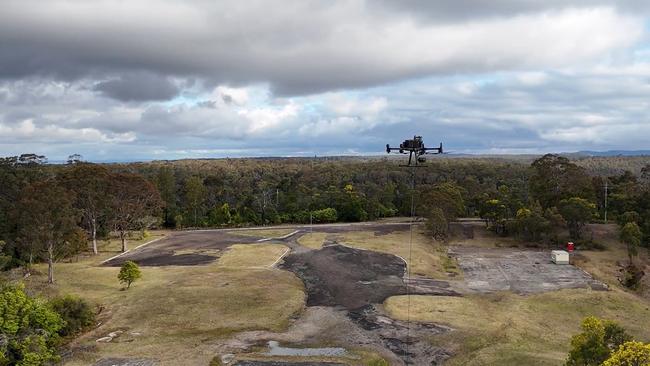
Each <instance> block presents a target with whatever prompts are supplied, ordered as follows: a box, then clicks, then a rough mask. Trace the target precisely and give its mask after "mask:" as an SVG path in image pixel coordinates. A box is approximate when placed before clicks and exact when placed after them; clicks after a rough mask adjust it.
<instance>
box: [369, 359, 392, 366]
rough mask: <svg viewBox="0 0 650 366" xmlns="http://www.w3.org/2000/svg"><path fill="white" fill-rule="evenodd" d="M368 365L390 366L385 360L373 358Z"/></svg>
mask: <svg viewBox="0 0 650 366" xmlns="http://www.w3.org/2000/svg"><path fill="white" fill-rule="evenodd" d="M366 365H367V366H388V365H389V363H388V361H386V360H384V359H383V358H373V359H372V360H370V361H368V363H366Z"/></svg>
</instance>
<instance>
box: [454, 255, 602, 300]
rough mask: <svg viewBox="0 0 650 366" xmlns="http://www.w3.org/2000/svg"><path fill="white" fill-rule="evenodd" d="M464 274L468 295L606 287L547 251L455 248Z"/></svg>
mask: <svg viewBox="0 0 650 366" xmlns="http://www.w3.org/2000/svg"><path fill="white" fill-rule="evenodd" d="M450 254H451V255H453V256H454V257H456V258H457V259H458V263H459V265H460V267H461V268H462V270H463V273H464V275H465V281H464V283H463V284H462V285H460V286H461V288H460V290H461V291H462V292H466V293H473V292H476V293H486V292H495V291H512V292H514V293H518V294H531V293H538V292H545V291H555V290H560V289H565V288H591V289H594V290H606V289H607V286H606V285H605V284H603V283H602V282H600V281H596V280H594V279H593V278H592V277H591V275H589V274H588V273H586V272H585V271H583V270H581V269H580V268H578V267H576V266H573V265H556V264H554V263H552V262H551V259H550V254H549V252H548V251H534V250H521V249H514V248H508V249H505V248H476V247H452V248H450Z"/></svg>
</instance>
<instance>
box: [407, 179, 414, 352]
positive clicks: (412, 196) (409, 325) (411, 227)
mask: <svg viewBox="0 0 650 366" xmlns="http://www.w3.org/2000/svg"><path fill="white" fill-rule="evenodd" d="M414 223H415V169H414V168H411V222H410V225H409V230H410V238H409V252H408V263H406V357H407V360H406V364H407V365H408V364H411V354H410V353H409V346H410V342H411V288H410V285H411V263H412V258H413V226H414Z"/></svg>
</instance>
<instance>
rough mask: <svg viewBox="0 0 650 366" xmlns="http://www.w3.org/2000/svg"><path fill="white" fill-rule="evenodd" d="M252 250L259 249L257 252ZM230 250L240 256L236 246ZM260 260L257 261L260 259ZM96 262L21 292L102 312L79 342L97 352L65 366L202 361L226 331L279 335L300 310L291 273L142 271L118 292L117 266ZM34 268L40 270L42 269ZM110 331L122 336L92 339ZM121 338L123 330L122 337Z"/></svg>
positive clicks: (32, 280) (270, 252)
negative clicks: (121, 360)
mask: <svg viewBox="0 0 650 366" xmlns="http://www.w3.org/2000/svg"><path fill="white" fill-rule="evenodd" d="M258 249H259V248H258ZM281 250H283V247H282V246H279V245H276V246H275V247H274V248H266V247H265V248H262V249H261V251H262V252H263V253H264V254H263V255H260V251H250V252H248V251H247V252H246V254H244V253H241V252H239V254H238V255H236V256H234V257H232V258H231V260H235V258H238V259H237V260H236V261H235V262H237V263H239V264H240V265H245V264H246V263H252V261H251V262H246V259H244V258H245V257H246V256H249V257H251V258H252V259H254V260H255V263H257V264H260V263H262V264H265V263H268V262H269V261H271V260H272V259H276V258H277V257H278V256H279V254H278V251H281ZM235 251H239V249H236V250H235ZM260 259H261V262H260ZM97 261H98V259H95V258H94V257H93V258H90V259H87V260H82V261H79V262H76V263H58V264H57V265H56V266H55V277H56V281H57V282H56V284H55V285H54V286H49V285H47V283H46V281H47V278H46V276H45V275H34V276H31V277H29V278H27V279H26V280H25V284H26V286H27V288H28V289H29V290H30V291H32V292H35V293H40V294H42V295H45V296H53V295H57V294H76V295H79V296H81V297H84V298H85V299H87V300H89V301H91V302H92V303H94V304H97V305H98V306H102V307H104V310H103V311H102V314H100V320H102V322H103V324H102V325H101V326H100V327H99V328H97V329H95V330H94V331H92V332H90V333H89V334H88V335H87V336H85V337H82V338H80V339H79V340H77V343H78V344H82V345H92V346H96V347H97V349H96V352H93V353H91V354H85V355H80V356H79V357H80V358H79V359H73V360H71V361H70V362H69V363H68V364H69V365H81V364H85V365H87V364H88V363H89V361H88V360H89V358H93V357H94V358H93V360H95V359H98V358H100V357H135V358H155V359H158V360H160V362H161V365H180V364H197V365H201V364H205V365H207V364H208V362H209V360H210V359H211V358H212V357H213V356H214V344H215V343H216V341H217V340H218V339H219V338H223V337H225V336H228V335H229V334H232V333H233V332H237V331H241V330H253V329H265V330H270V331H282V330H284V329H285V328H286V327H287V326H288V324H289V320H290V319H291V318H292V317H294V316H295V315H296V314H297V313H299V312H300V311H302V309H303V307H304V299H305V295H304V288H303V284H302V282H301V281H300V280H299V279H298V278H297V277H295V276H294V275H293V274H292V273H290V272H286V271H282V270H277V269H268V268H267V269H253V268H243V267H240V268H236V269H234V268H224V267H222V266H221V265H219V264H215V263H213V264H210V265H204V266H166V267H141V270H142V275H143V277H142V279H141V280H139V281H137V282H135V283H134V284H133V286H132V287H131V289H129V290H126V291H122V290H121V287H122V286H121V285H120V284H119V283H118V280H117V273H118V271H119V268H114V267H99V266H97V265H96V264H97ZM36 269H37V270H38V271H40V272H41V273H43V274H44V273H46V266H45V265H38V266H36ZM116 329H127V330H128V331H129V332H137V333H140V335H137V336H131V335H128V334H127V335H126V336H124V337H120V338H118V339H116V340H115V341H114V342H111V343H96V342H95V339H97V338H99V337H102V336H105V335H106V334H108V333H109V332H111V331H113V330H116ZM127 333H128V332H127Z"/></svg>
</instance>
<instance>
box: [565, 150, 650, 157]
mask: <svg viewBox="0 0 650 366" xmlns="http://www.w3.org/2000/svg"><path fill="white" fill-rule="evenodd" d="M573 154H575V155H581V156H650V150H607V151H578V152H576V153H570V154H567V155H573Z"/></svg>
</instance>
